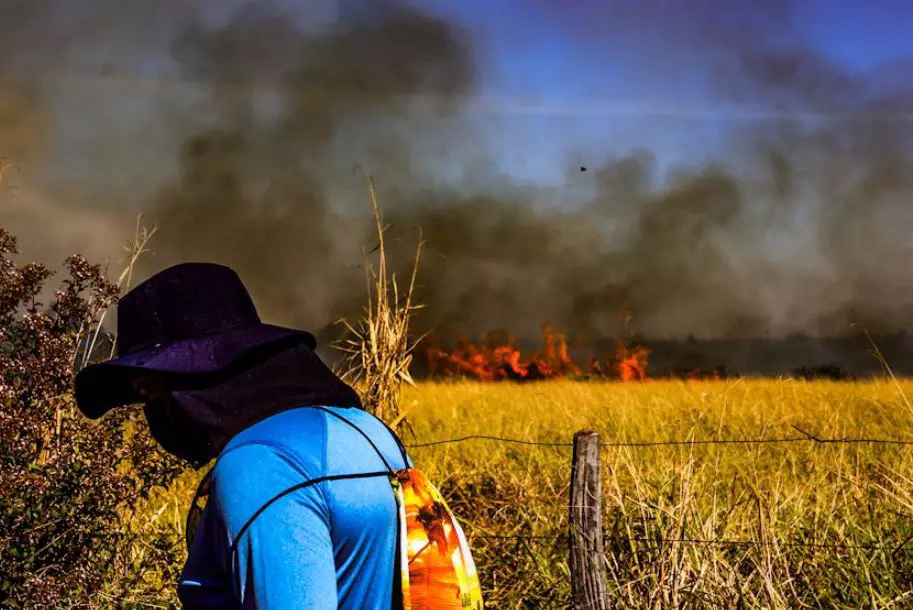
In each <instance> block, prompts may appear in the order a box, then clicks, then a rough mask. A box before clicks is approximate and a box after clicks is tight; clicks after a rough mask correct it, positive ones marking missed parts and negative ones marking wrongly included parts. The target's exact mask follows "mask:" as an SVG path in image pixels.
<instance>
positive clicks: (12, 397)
mask: <svg viewBox="0 0 913 610" xmlns="http://www.w3.org/2000/svg"><path fill="white" fill-rule="evenodd" d="M16 254H18V251H17V242H16V239H15V237H13V236H12V235H10V234H9V233H8V232H7V231H5V230H3V229H0V607H3V608H39V607H40V608H48V607H55V608H59V607H89V606H93V605H103V606H107V607H110V606H114V605H119V604H118V603H114V602H115V601H120V600H123V599H124V598H125V596H127V594H128V592H130V591H131V590H133V589H135V588H137V586H138V585H139V584H140V583H139V580H140V579H141V578H142V575H143V574H144V572H145V567H146V566H151V565H153V564H154V565H156V566H157V567H158V568H159V569H160V568H161V566H163V565H165V566H176V565H177V562H176V561H175V558H174V557H172V556H171V555H172V550H171V549H173V546H172V545H171V544H170V543H169V542H168V541H167V540H165V539H157V537H156V536H154V535H153V536H151V539H150V535H149V534H141V533H138V532H137V531H135V530H131V528H129V527H127V526H125V525H123V524H125V523H127V522H128V521H129V517H130V514H131V512H132V510H133V507H134V506H136V505H137V503H139V502H140V501H142V499H143V498H146V497H148V494H149V493H150V492H151V491H152V490H153V489H154V488H155V487H157V486H164V485H167V484H168V483H169V482H170V481H171V479H172V478H173V477H174V476H175V475H176V474H177V473H178V471H179V469H180V465H179V464H178V463H177V462H176V461H175V460H172V459H170V458H168V457H166V456H164V455H163V454H160V453H159V452H158V450H157V448H156V447H155V445H154V443H153V441H152V440H151V438H150V436H149V435H148V434H146V433H144V431H143V429H142V428H143V427H144V425H145V423H144V422H143V421H142V420H141V418H139V417H137V416H136V413H135V412H134V411H133V410H130V409H118V410H115V411H114V412H112V413H110V414H108V415H106V416H105V417H104V418H102V419H101V420H98V421H90V420H88V419H86V418H85V417H83V416H82V415H81V414H80V413H79V412H78V410H77V409H76V407H75V402H74V399H73V394H72V382H73V376H74V373H75V369H76V366H77V365H76V363H77V360H82V358H79V359H77V356H78V354H79V348H80V345H87V344H89V342H88V341H87V339H88V336H89V335H90V332H89V331H90V330H91V329H92V328H93V326H96V327H97V324H98V322H97V321H98V319H99V316H100V315H101V314H102V312H104V311H105V310H106V309H107V308H108V307H110V306H111V305H112V304H113V303H114V302H115V301H116V299H117V296H118V287H117V286H116V285H115V284H112V283H111V282H109V281H108V280H107V279H106V277H105V274H104V272H103V270H102V268H101V267H100V266H99V265H91V264H89V263H88V262H87V261H86V260H85V259H84V258H83V257H81V256H78V255H74V256H71V257H69V258H68V259H67V260H66V262H65V264H64V267H65V269H66V271H67V274H68V276H67V278H66V279H64V280H63V282H62V286H61V287H60V288H59V289H58V290H56V291H55V292H54V294H53V296H52V297H51V299H50V300H51V302H50V304H49V305H48V306H47V307H45V306H44V305H43V304H42V303H41V302H39V300H38V299H39V297H40V295H41V294H42V293H43V289H44V287H45V284H46V283H47V281H48V280H49V279H50V278H51V277H52V276H53V275H54V274H53V272H52V271H50V270H49V269H48V268H46V267H45V266H43V265H41V264H37V263H31V264H26V265H22V266H20V265H17V264H16V263H15V262H14V261H13V260H12V259H11V256H12V255H16ZM140 536H145V537H146V538H145V539H143V540H139V537H140ZM140 544H142V546H143V547H144V549H145V551H144V552H142V553H135V552H131V550H135V548H136V547H137V546H138V545H140ZM172 569H175V568H172ZM170 580H171V581H172V582H173V580H174V579H173V578H171V579H170ZM167 581H168V580H167V579H166V582H167ZM147 588H148V587H147Z"/></svg>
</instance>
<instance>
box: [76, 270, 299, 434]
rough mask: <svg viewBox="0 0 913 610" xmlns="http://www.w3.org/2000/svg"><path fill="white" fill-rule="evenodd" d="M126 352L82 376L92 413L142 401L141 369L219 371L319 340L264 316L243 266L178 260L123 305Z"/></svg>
mask: <svg viewBox="0 0 913 610" xmlns="http://www.w3.org/2000/svg"><path fill="white" fill-rule="evenodd" d="M117 316H118V318H117V354H118V357H117V358H114V359H112V360H108V361H106V362H102V363H100V364H94V365H91V366H87V367H86V368H84V369H83V370H82V371H80V372H79V374H77V376H76V404H77V405H78V406H79V408H80V410H81V411H82V412H83V413H84V414H85V415H86V416H88V417H90V418H93V419H95V418H98V417H101V416H102V415H104V414H105V413H107V412H108V411H109V410H110V409H112V408H114V407H118V406H121V405H126V404H133V403H137V402H141V400H142V399H141V397H140V396H139V394H138V393H137V392H136V390H135V389H134V388H133V387H132V384H131V383H130V374H131V373H132V372H135V371H137V370H143V371H150V372H154V373H165V374H175V375H196V374H210V373H217V372H219V371H222V370H224V369H226V368H227V367H229V366H231V365H232V364H233V363H235V362H237V361H238V360H239V359H241V357H243V356H245V355H246V354H248V353H249V352H251V351H253V350H255V349H258V348H262V347H264V346H267V345H269V344H271V343H275V342H279V341H282V342H289V343H298V342H297V341H295V339H296V338H297V339H299V340H300V342H301V343H304V344H306V345H307V346H308V347H309V348H310V349H312V350H313V349H315V348H316V347H317V340H316V339H315V337H314V335H312V334H311V333H309V332H307V331H303V330H296V329H292V328H283V327H281V326H273V325H270V324H264V323H263V322H261V321H260V316H259V315H258V314H257V310H256V308H255V307H254V303H253V300H252V299H251V297H250V294H249V293H248V292H247V289H246V288H245V287H244V284H243V283H242V282H241V279H240V278H239V277H238V274H237V273H235V272H234V271H233V270H232V269H229V268H228V267H223V266H222V265H215V264H212V263H184V264H181V265H176V266H174V267H170V268H168V269H166V270H164V271H162V272H160V273H158V274H157V275H155V276H153V277H151V278H150V279H148V280H146V281H145V282H143V283H142V284H140V285H139V286H137V287H136V288H134V289H133V290H132V291H131V292H129V293H128V294H126V295H125V296H124V297H123V298H122V299H121V300H120V303H119V304H118V306H117Z"/></svg>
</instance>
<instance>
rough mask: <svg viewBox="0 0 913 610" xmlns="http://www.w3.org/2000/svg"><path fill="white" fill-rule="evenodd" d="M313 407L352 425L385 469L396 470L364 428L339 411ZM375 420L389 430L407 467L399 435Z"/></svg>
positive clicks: (407, 461)
mask: <svg viewBox="0 0 913 610" xmlns="http://www.w3.org/2000/svg"><path fill="white" fill-rule="evenodd" d="M314 408H315V409H320V410H321V411H323V412H324V413H327V414H329V415H332V416H333V417H335V418H337V419H339V420H341V421H343V422H344V423H346V424H348V425H349V426H350V427H352V428H353V429H354V430H355V431H356V432H358V433H359V434H360V435H361V436H362V437H363V438H364V439H365V440H366V441H368V444H370V445H371V447H372V448H373V449H374V452H375V453H376V454H377V457H379V458H380V461H381V462H383V463H384V466H386V467H387V470H389V471H390V473H391V474H392V473H394V472H396V471H395V470H394V469H393V468H391V467H390V463H389V462H387V460H386V458H384V455H383V454H382V453H381V452H380V449H378V448H377V445H375V444H374V441H372V440H371V437H369V436H368V435H367V434H365V431H364V430H362V429H361V428H359V427H358V426H356V425H355V424H354V423H353V422H351V421H350V420H349V419H347V418H345V417H343V416H342V415H340V414H339V413H336V412H335V411H330V410H329V409H327V408H326V407H318V406H315V407H314ZM377 421H379V422H380V423H382V424H384V428H386V429H387V432H389V433H390V436H392V437H393V440H395V441H396V446H397V447H398V448H399V452H400V455H402V456H403V464H404V467H405V468H408V467H409V457H408V456H407V455H406V447H405V446H404V445H403V443H402V441H401V440H400V439H399V437H398V436H397V435H396V432H394V431H393V430H391V429H390V426H388V425H387V424H385V423H384V421H383V420H381V419H378V420H377Z"/></svg>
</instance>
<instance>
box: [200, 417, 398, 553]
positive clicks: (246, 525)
mask: <svg viewBox="0 0 913 610" xmlns="http://www.w3.org/2000/svg"><path fill="white" fill-rule="evenodd" d="M310 407H311V408H314V409H320V410H321V411H323V412H324V413H327V414H329V415H332V416H333V417H336V418H337V419H339V420H341V421H342V422H344V423H346V424H348V425H349V426H351V427H352V428H353V429H354V430H355V431H356V432H358V433H359V434H360V435H361V436H362V437H363V438H364V439H365V440H366V441H368V444H369V445H371V448H372V449H374V452H375V453H377V457H379V458H380V461H381V462H383V464H384V466H385V467H386V468H387V470H386V471H385V472H364V473H357V474H335V475H327V476H323V477H317V478H316V479H311V480H310V481H304V482H303V483H298V484H297V485H293V486H291V487H289V488H288V489H286V490H284V491H281V492H279V493H278V494H276V495H275V496H273V497H272V498H270V499H269V500H268V501H267V502H266V503H265V504H263V505H262V506H261V507H260V508H259V509H257V512H255V513H254V514H253V515H252V516H251V517H250V519H248V520H247V521H246V522H245V523H244V525H243V526H242V527H241V529H240V530H238V533H237V534H236V535H235V537H234V539H233V540H232V541H231V547H230V548H229V550H228V556H229V558H230V557H232V556H233V555H234V552H235V551H236V550H237V547H238V542H239V541H240V540H241V537H242V536H243V535H244V534H245V533H247V530H248V529H249V528H250V526H251V525H252V524H253V522H254V521H255V520H256V519H257V517H259V516H260V515H261V514H262V513H263V511H265V510H266V509H267V508H269V506H271V505H272V504H273V503H274V502H276V501H277V500H279V499H280V498H283V497H285V496H287V495H288V494H290V493H293V492H295V491H298V490H299V489H305V488H306V487H311V486H312V485H317V484H318V483H323V482H325V481H340V480H346V479H366V478H371V477H391V476H395V475H396V470H395V469H393V468H392V467H391V466H390V463H389V462H387V460H386V458H385V457H384V455H383V454H382V453H381V452H380V449H378V448H377V445H376V444H374V441H372V440H371V437H369V436H368V435H367V434H366V433H365V432H364V430H362V429H361V428H359V427H358V426H356V425H355V424H354V423H353V422H351V421H349V419H347V418H345V417H343V416H342V415H340V414H339V413H336V412H335V411H331V410H329V409H327V408H326V407H321V406H317V405H310ZM378 421H381V423H383V421H382V420H378ZM384 427H385V428H387V431H388V432H390V434H391V436H393V438H394V439H395V440H396V444H397V446H398V447H399V450H400V453H401V454H402V456H403V464H404V465H405V466H406V467H408V466H409V460H408V456H407V454H406V448H405V446H403V444H402V442H401V441H400V439H399V437H398V436H397V435H396V433H395V432H393V430H391V429H390V427H389V426H387V424H384ZM214 468H215V466H213V469H214ZM210 472H212V471H210Z"/></svg>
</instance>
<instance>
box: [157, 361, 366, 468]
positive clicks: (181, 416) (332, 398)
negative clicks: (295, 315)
mask: <svg viewBox="0 0 913 610" xmlns="http://www.w3.org/2000/svg"><path fill="white" fill-rule="evenodd" d="M165 385H166V387H168V386H169V385H170V386H171V389H170V391H168V392H166V393H165V394H164V397H163V398H161V399H156V400H152V401H149V402H147V403H146V405H145V408H144V412H145V414H146V421H147V422H148V423H149V432H150V433H151V434H152V436H153V438H155V440H156V442H158V443H159V445H161V447H162V448H163V449H164V450H165V451H167V452H168V453H171V454H172V455H175V456H177V457H178V458H181V459H183V460H185V461H188V462H190V463H191V464H192V465H193V466H194V468H200V467H202V466H203V465H204V464H206V463H207V462H209V461H210V460H212V459H213V458H215V457H216V456H218V454H219V452H220V451H221V450H222V449H223V448H224V447H225V445H226V444H227V443H228V441H230V440H231V438H232V437H233V436H235V435H236V434H238V433H239V432H241V431H242V430H244V429H245V428H248V427H249V426H252V425H253V424H255V423H257V422H259V421H261V420H263V419H266V418H267V417H270V416H271V415H274V414H276V413H279V412H280V411H284V410H287V409H292V408H296V407H305V406H315V405H319V406H336V407H355V408H360V407H361V401H360V400H359V398H358V394H357V393H356V392H355V391H354V390H353V389H352V388H351V387H349V386H348V385H347V384H346V383H344V382H343V381H342V380H341V379H339V378H338V377H337V376H336V375H334V374H333V372H332V371H331V370H330V369H329V368H327V366H326V365H325V364H324V363H323V362H322V361H321V360H320V358H318V357H317V355H316V354H315V353H314V352H313V350H311V349H310V348H309V347H308V346H307V345H304V344H300V345H297V346H294V347H291V348H288V349H284V350H283V351H281V352H279V353H278V354H275V353H274V354H271V355H268V356H266V357H265V358H264V356H262V355H260V357H259V358H257V357H256V355H254V356H251V357H249V359H248V360H246V361H241V362H238V363H236V364H235V365H233V366H232V367H231V368H230V369H229V370H226V371H223V372H222V373H220V374H219V376H218V377H213V378H208V379H202V378H195V379H187V380H184V381H183V382H180V383H178V382H174V381H170V382H169V381H166V382H165ZM189 386H193V387H192V389H188V387H189Z"/></svg>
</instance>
